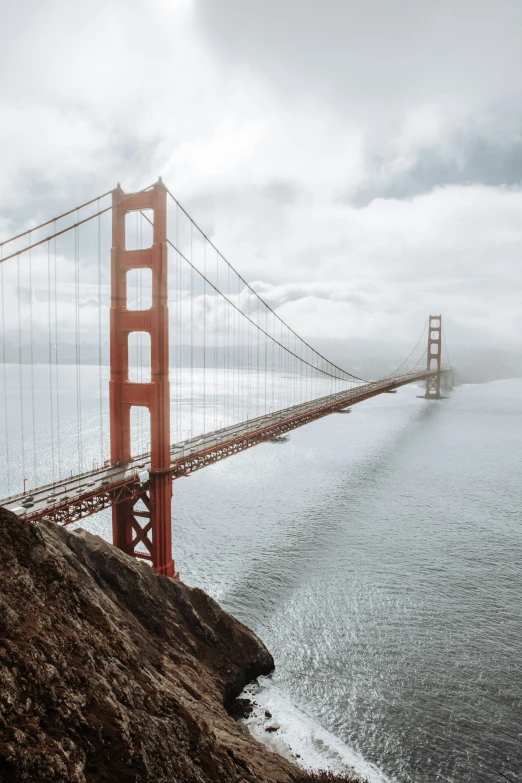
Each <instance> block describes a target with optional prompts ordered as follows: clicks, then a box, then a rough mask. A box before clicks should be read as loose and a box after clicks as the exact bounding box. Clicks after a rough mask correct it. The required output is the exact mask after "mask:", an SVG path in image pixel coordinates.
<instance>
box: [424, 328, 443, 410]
mask: <svg viewBox="0 0 522 783" xmlns="http://www.w3.org/2000/svg"><path fill="white" fill-rule="evenodd" d="M441 359H442V316H440V315H430V320H429V329H428V356H427V369H428V370H433V375H430V376H429V378H428V379H427V380H426V393H425V395H424V396H425V397H426V399H428V400H440V365H441Z"/></svg>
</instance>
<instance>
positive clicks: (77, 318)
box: [74, 214, 83, 473]
mask: <svg viewBox="0 0 522 783" xmlns="http://www.w3.org/2000/svg"><path fill="white" fill-rule="evenodd" d="M76 220H77V221H78V220H79V215H78V214H77V215H76ZM74 283H75V295H74V298H75V302H74V304H75V331H76V424H77V427H76V429H77V436H78V473H81V472H82V465H83V458H82V401H81V370H80V362H81V350H80V251H79V240H78V228H75V229H74Z"/></svg>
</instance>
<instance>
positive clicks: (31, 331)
mask: <svg viewBox="0 0 522 783" xmlns="http://www.w3.org/2000/svg"><path fill="white" fill-rule="evenodd" d="M29 244H31V234H29ZM29 341H30V343H29V360H30V363H31V422H32V428H33V476H34V486H35V487H37V486H38V469H37V467H36V421H35V420H36V414H35V404H34V345H33V343H34V329H33V259H32V253H31V251H30V250H29Z"/></svg>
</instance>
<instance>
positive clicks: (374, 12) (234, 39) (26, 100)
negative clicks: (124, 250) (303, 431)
mask: <svg viewBox="0 0 522 783" xmlns="http://www.w3.org/2000/svg"><path fill="white" fill-rule="evenodd" d="M3 17H4V18H3V21H4V24H3V26H2V29H1V30H0V44H1V45H2V63H1V64H0V78H1V79H2V84H3V86H4V89H3V90H2V95H1V96H0V111H1V112H2V124H1V125H0V167H1V170H2V180H1V181H0V231H1V232H2V235H4V236H5V235H6V234H7V233H14V231H15V230H16V229H17V228H18V227H20V226H24V227H25V225H27V223H28V221H30V220H34V219H36V218H47V217H50V216H52V215H53V214H56V212H58V211H60V210H61V209H62V208H65V207H70V206H74V205H75V204H78V203H81V202H82V201H84V200H86V199H87V198H90V197H92V196H93V195H95V194H96V193H97V192H101V191H104V190H107V189H109V188H111V187H113V186H114V185H115V184H116V182H117V181H121V182H122V185H123V187H124V188H125V189H127V190H131V189H133V188H138V187H143V186H144V185H146V184H149V183H150V182H152V181H154V180H155V179H156V177H157V176H158V174H162V175H163V176H164V178H165V180H166V181H167V183H168V184H169V186H170V188H171V189H172V190H173V192H174V193H176V195H177V196H178V197H179V198H180V200H181V201H182V203H184V204H185V205H186V206H187V208H188V209H189V211H190V212H192V213H193V214H194V217H195V218H196V219H197V220H198V222H199V223H200V224H201V226H202V228H203V229H204V230H205V231H206V232H207V233H208V234H209V235H210V236H211V237H212V239H213V240H215V242H216V243H217V244H218V246H219V247H220V249H221V250H222V251H223V253H224V255H225V256H226V257H227V258H229V260H230V261H231V262H232V263H234V265H235V266H236V267H237V268H238V269H239V270H240V271H241V273H242V274H243V275H244V276H245V277H246V278H247V279H248V280H255V281H259V288H260V290H262V291H264V292H266V296H267V297H268V298H270V301H272V302H273V303H274V304H275V305H276V306H277V307H278V309H279V310H280V312H281V314H282V315H284V317H285V318H287V319H288V321H289V322H290V323H292V325H293V326H295V328H296V329H298V330H299V331H302V332H303V334H304V335H305V336H308V337H310V338H317V339H319V340H328V339H330V338H332V337H334V336H335V337H338V338H339V339H342V340H351V341H352V342H353V341H354V340H355V339H356V338H359V337H361V336H362V335H364V336H365V339H366V338H367V339H369V340H374V341H376V343H377V344H381V343H382V341H383V340H385V339H390V340H391V339H392V336H394V337H393V339H395V340H397V342H400V341H403V342H404V343H405V344H406V343H407V342H408V341H409V340H410V338H411V335H412V334H414V333H415V334H416V333H417V331H418V329H419V327H420V325H422V323H424V321H425V319H426V316H427V314H428V312H429V311H430V310H432V311H434V310H437V311H438V310H442V311H443V312H444V313H445V314H446V323H447V324H448V330H451V331H452V333H453V335H454V338H455V340H456V341H458V340H461V341H465V340H472V339H473V340H476V341H477V342H481V343H484V344H485V343H487V344H489V345H498V344H501V343H502V344H504V343H506V344H507V343H510V344H512V345H514V346H519V345H520V334H522V323H521V319H522V315H521V308H520V302H519V294H518V293H517V292H519V291H520V289H521V288H522V264H521V263H520V262H521V247H522V223H521V221H520V215H521V213H522V189H521V180H522V163H521V160H522V155H521V154H520V153H521V152H522V150H521V146H522V141H521V136H522V133H521V128H522V86H521V83H520V79H519V74H520V70H521V68H522V50H521V47H520V40H521V38H522V36H521V30H522V26H521V25H522V5H521V4H519V3H513V2H507V0H438V2H437V3H436V4H435V3H419V2H418V1H417V0H398V1H397V2H394V3H390V2H388V1H387V0H367V1H366V2H364V3H363V2H359V0H325V1H324V2H321V3H311V2H307V3H303V2H302V0H286V1H285V2H284V3H281V2H276V0H251V2H249V3H245V2H243V0H220V2H214V0H179V2H176V3H168V2H166V0H152V2H150V3H147V4H145V3H140V2H138V1H137V0H131V2H129V0H125V2H124V0H114V2H113V3H110V4H107V3H104V2H102V0H92V3H91V4H90V6H89V13H88V14H86V13H85V9H84V7H83V6H80V5H79V4H75V3H66V2H65V0H49V2H46V3H38V2H36V0H23V2H21V3H18V4H10V5H9V6H8V7H6V9H4V14H3ZM22 39H23V41H24V46H23V47H21V46H20V44H19V42H20V40H22ZM82 248H83V249H84V252H85V254H86V256H87V257H86V258H85V259H84V267H82V274H83V273H84V275H85V281H86V283H88V282H89V280H91V277H92V282H94V281H95V279H96V277H95V268H96V254H95V250H92V248H94V245H93V243H92V242H91V244H89V240H88V238H87V237H85V239H84V238H83V237H82ZM63 252H64V259H65V258H66V249H64V250H63ZM107 252H108V251H107ZM106 261H107V259H106ZM64 263H66V260H65V261H64ZM107 268H108V261H107ZM89 275H91V277H89ZM82 280H83V278H82ZM86 309H88V308H86Z"/></svg>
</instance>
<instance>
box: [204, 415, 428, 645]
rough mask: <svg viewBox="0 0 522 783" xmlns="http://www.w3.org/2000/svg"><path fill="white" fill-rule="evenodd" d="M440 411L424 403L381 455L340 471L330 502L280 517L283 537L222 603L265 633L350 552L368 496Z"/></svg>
mask: <svg viewBox="0 0 522 783" xmlns="http://www.w3.org/2000/svg"><path fill="white" fill-rule="evenodd" d="M439 414H440V412H439V406H438V404H433V403H432V402H430V403H425V404H424V405H421V407H420V408H419V409H417V410H415V411H414V413H413V415H411V416H408V418H407V420H406V421H405V422H404V423H403V425H402V426H401V427H400V429H399V430H398V432H396V433H395V434H393V436H390V437H389V438H388V439H387V441H386V443H385V444H383V445H382V446H381V447H380V448H379V449H378V451H377V453H374V454H371V455H370V456H368V457H365V458H364V459H362V460H361V461H360V462H359V463H358V464H356V465H355V467H350V468H349V469H348V470H347V471H346V472H344V473H342V474H340V476H339V481H338V482H337V483H338V487H337V490H336V491H335V493H334V494H333V495H332V496H331V497H330V499H329V501H328V503H327V504H326V503H323V504H321V505H317V506H314V505H310V506H309V507H308V509H307V510H306V511H305V512H304V513H302V514H301V516H300V518H299V519H296V518H295V517H294V516H291V515H290V514H288V513H287V515H286V516H285V517H284V518H283V519H281V521H280V537H279V540H278V541H277V542H276V543H274V542H273V541H271V542H270V544H269V545H268V546H267V548H266V549H262V548H258V549H257V550H256V551H254V552H253V553H252V556H251V558H250V560H249V562H248V563H247V564H245V569H244V571H243V572H242V573H240V574H239V575H238V577H237V579H236V580H235V581H234V583H233V584H232V585H231V587H230V588H229V589H227V590H225V591H224V592H223V593H222V594H221V596H220V599H219V600H220V603H221V604H222V605H223V607H224V608H225V609H227V610H228V611H230V612H231V613H232V614H234V615H235V616H236V617H238V618H239V619H241V620H242V621H243V622H245V623H247V624H248V625H250V626H251V627H252V628H253V629H254V630H255V631H256V632H257V633H260V634H261V635H262V634H263V631H264V629H265V628H266V627H267V626H268V624H269V622H270V618H271V616H272V615H273V613H274V612H275V611H276V610H278V609H279V607H280V606H281V605H282V604H283V603H284V602H285V601H287V600H288V599H289V598H290V596H291V595H292V593H293V592H294V591H295V590H296V589H298V588H299V587H300V586H301V585H302V584H303V583H305V582H306V581H309V580H310V579H312V578H314V577H316V576H320V575H321V573H324V571H325V569H328V568H329V566H330V564H331V562H332V560H335V559H336V558H338V557H339V553H341V554H342V553H344V552H345V551H346V547H347V546H348V544H349V541H348V540H347V536H350V535H351V533H352V532H353V530H354V529H355V526H357V520H358V515H359V514H360V513H361V509H363V508H364V506H365V505H367V499H368V498H369V497H370V496H372V495H378V493H379V482H380V481H381V480H382V479H383V477H384V475H385V473H386V472H387V470H388V469H389V466H390V464H391V463H393V461H394V460H396V459H397V456H398V454H399V452H401V451H404V450H405V449H408V448H409V447H410V445H411V443H412V441H415V440H416V439H418V438H419V437H421V435H422V433H423V432H425V431H426V429H427V428H429V427H431V426H432V425H433V423H434V422H435V421H436V420H437V418H438V416H439ZM288 469H289V471H291V470H292V467H291V466H289V468H288ZM334 510H335V512H334ZM333 512H334V513H333Z"/></svg>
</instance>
